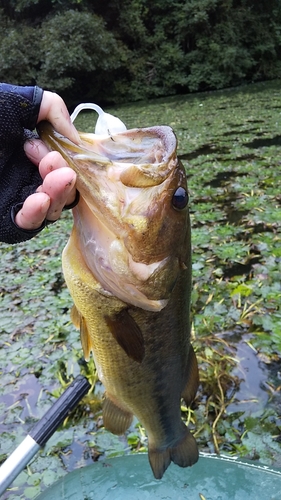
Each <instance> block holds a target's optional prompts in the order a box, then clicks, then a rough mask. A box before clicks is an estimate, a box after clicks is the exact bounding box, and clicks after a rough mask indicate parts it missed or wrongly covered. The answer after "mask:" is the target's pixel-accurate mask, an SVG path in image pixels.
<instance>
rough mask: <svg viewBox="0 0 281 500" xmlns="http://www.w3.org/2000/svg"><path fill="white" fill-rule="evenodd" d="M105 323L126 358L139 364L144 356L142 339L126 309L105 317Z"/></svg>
mask: <svg viewBox="0 0 281 500" xmlns="http://www.w3.org/2000/svg"><path fill="white" fill-rule="evenodd" d="M105 321H106V324H107V326H108V328H109V330H110V331H111V333H112V335H113V337H114V338H115V340H116V342H118V344H119V346H120V347H122V349H123V350H124V351H125V353H126V354H127V356H129V358H131V359H133V360H134V361H136V362H137V363H141V362H142V360H143V358H144V354H145V349H144V338H143V335H142V332H141V329H140V327H139V326H138V325H137V323H136V322H135V320H134V318H132V316H131V315H130V314H129V312H128V309H122V311H120V312H119V313H117V314H115V315H114V316H105Z"/></svg>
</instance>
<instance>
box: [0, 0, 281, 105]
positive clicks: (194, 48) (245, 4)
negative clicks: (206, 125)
mask: <svg viewBox="0 0 281 500" xmlns="http://www.w3.org/2000/svg"><path fill="white" fill-rule="evenodd" d="M280 26H281V5H280V2H279V0H259V1H258V2H257V1H255V0H176V1H173V2H171V1H170V0H155V1H154V2H150V1H148V0H118V1H116V0H105V1H103V2H100V1H99V0H93V1H89V0H0V28H1V33H2V36H1V41H0V79H1V80H2V81H9V82H13V83H18V84H33V83H35V82H36V83H37V84H39V85H41V86H44V87H45V88H49V89H52V90H55V91H58V92H60V93H61V94H62V95H63V97H64V98H65V99H67V100H68V103H74V102H75V101H81V99H82V98H83V100H85V99H91V100H94V99H96V100H98V101H99V102H102V101H107V102H118V101H125V100H126V101H128V100H138V99H143V98H147V97H153V96H160V95H171V94H176V93H183V92H185V93H186V92H190V91H191V92H194V91H198V90H206V89H218V88H224V87H229V86H233V85H238V84H240V83H242V82H249V81H257V80H264V79H271V78H278V77H280V74H281V57H280V55H281V28H280Z"/></svg>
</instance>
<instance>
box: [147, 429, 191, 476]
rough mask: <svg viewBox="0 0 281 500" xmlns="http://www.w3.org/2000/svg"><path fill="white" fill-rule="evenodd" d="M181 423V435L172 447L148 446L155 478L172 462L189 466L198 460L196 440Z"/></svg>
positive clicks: (161, 474)
mask: <svg viewBox="0 0 281 500" xmlns="http://www.w3.org/2000/svg"><path fill="white" fill-rule="evenodd" d="M182 425H183V427H184V428H183V437H182V438H181V439H180V440H179V441H178V442H177V443H176V444H175V445H174V446H172V447H170V448H166V449H153V447H152V448H150V447H149V446H148V458H149V463H150V466H151V469H152V471H153V474H154V477H155V479H161V478H162V476H163V474H164V472H165V470H166V469H167V467H169V465H170V463H171V462H174V463H175V464H176V465H179V466H180V467H190V466H191V465H193V464H195V463H196V462H197V460H198V457H199V454H198V448H197V444H196V441H195V439H194V437H193V436H192V434H191V433H190V431H189V430H188V428H187V427H186V426H185V425H184V423H182Z"/></svg>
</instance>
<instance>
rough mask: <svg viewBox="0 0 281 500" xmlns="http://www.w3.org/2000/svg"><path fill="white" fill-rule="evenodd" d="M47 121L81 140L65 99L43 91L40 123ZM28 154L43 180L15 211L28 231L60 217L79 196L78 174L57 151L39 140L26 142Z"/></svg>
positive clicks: (23, 227) (18, 219) (19, 222)
mask: <svg viewBox="0 0 281 500" xmlns="http://www.w3.org/2000/svg"><path fill="white" fill-rule="evenodd" d="M42 120H48V121H49V122H50V123H52V125H53V127H54V128H55V129H56V130H57V131H58V132H60V133H61V134H63V135H64V136H66V137H68V138H69V139H70V140H72V141H73V142H75V143H77V142H78V141H79V135H78V132H77V131H76V129H75V127H74V125H73V124H72V123H71V120H70V116H69V113H68V111H67V108H66V105H65V103H64V101H63V100H62V98H61V97H60V96H59V95H57V94H55V93H53V92H48V91H44V93H43V97H42V101H41V106H40V111H39V115H38V120H37V123H38V122H40V121H42ZM24 150H25V153H26V155H27V157H28V158H29V159H30V160H31V161H32V162H33V163H34V164H35V165H36V166H38V168H39V172H40V175H41V177H42V179H43V183H42V185H40V186H39V187H38V188H37V190H36V193H33V194H31V195H30V196H29V197H28V198H26V200H25V202H24V203H23V206H22V208H21V209H20V211H19V212H18V213H17V214H16V217H15V222H16V224H17V225H18V226H19V227H20V228H22V229H25V230H34V229H37V228H39V227H40V226H41V225H42V223H43V222H44V220H45V219H46V220H48V221H55V220H57V219H58V218H59V217H60V215H61V212H62V210H63V208H64V206H67V205H70V206H71V205H72V204H73V203H74V202H75V199H76V189H75V182H76V174H75V172H74V171H73V170H72V169H70V168H69V167H68V165H67V163H66V161H65V160H64V159H63V158H62V156H61V155H60V154H59V153H57V152H49V150H48V149H47V147H46V145H45V144H44V143H43V142H42V141H40V140H39V139H32V140H29V141H27V142H26V143H25V145H24Z"/></svg>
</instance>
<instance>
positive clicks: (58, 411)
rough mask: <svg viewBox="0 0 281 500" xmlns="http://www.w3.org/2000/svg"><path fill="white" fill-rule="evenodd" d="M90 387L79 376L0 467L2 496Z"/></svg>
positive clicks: (0, 491)
mask: <svg viewBox="0 0 281 500" xmlns="http://www.w3.org/2000/svg"><path fill="white" fill-rule="evenodd" d="M90 387H91V385H90V383H89V382H88V380H87V379H86V377H83V376H82V375H78V377H76V378H75V379H74V380H73V382H72V383H71V384H70V385H69V386H68V388H67V389H66V390H65V391H64V393H63V394H62V395H61V396H60V397H59V398H58V399H57V401H56V402H55V403H54V404H53V406H52V407H51V408H50V409H49V410H48V411H47V413H46V414H45V415H44V417H42V418H41V419H40V420H39V422H37V424H35V426H34V427H32V429H31V430H30V432H29V434H28V435H27V436H26V438H25V439H24V440H23V441H22V442H21V444H20V445H19V446H18V447H17V448H16V449H15V450H14V451H13V453H12V454H11V455H10V456H9V457H8V458H7V460H6V461H5V462H4V463H3V464H2V465H1V467H0V496H1V495H2V494H3V493H4V491H5V490H6V489H7V488H8V487H9V486H10V484H11V483H12V482H13V481H14V479H15V478H16V477H17V476H18V475H19V473H20V472H21V471H22V470H23V469H24V468H25V466H26V465H27V464H28V462H29V461H30V460H31V459H32V458H33V457H34V455H36V453H37V452H38V451H39V450H40V448H41V447H42V446H44V445H45V444H46V443H47V441H48V439H50V437H51V436H52V435H53V434H54V432H55V431H56V430H57V428H58V427H59V426H60V425H61V424H62V423H63V421H64V419H65V418H66V417H67V416H68V414H69V413H70V412H71V411H72V410H74V408H75V407H76V406H77V404H78V403H79V401H81V399H82V398H83V397H84V396H85V394H87V392H88V391H89V389H90Z"/></svg>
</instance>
